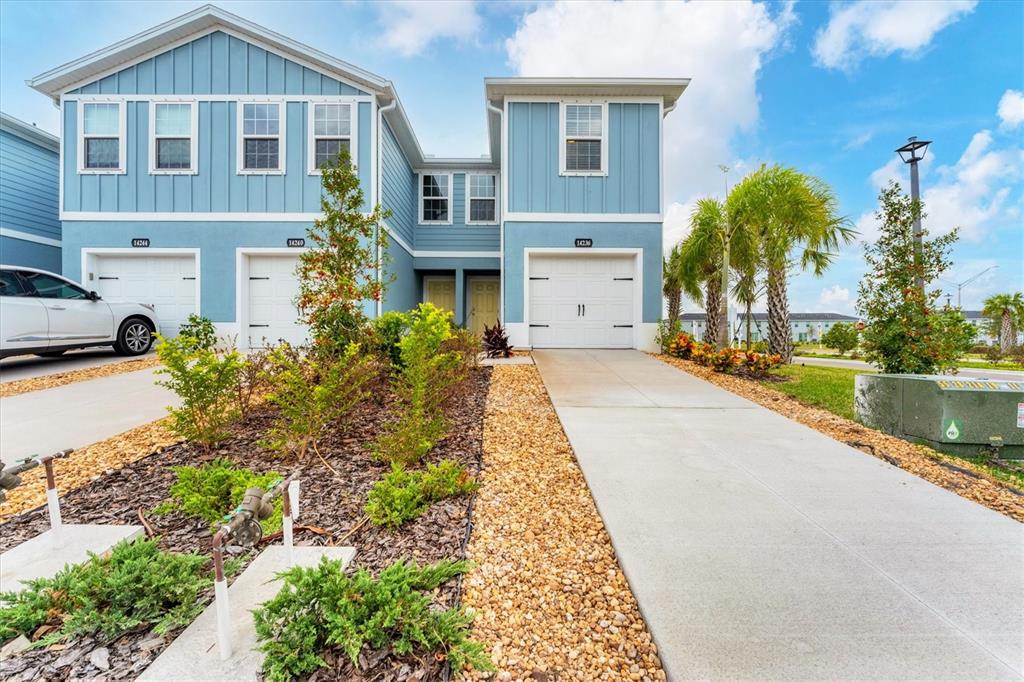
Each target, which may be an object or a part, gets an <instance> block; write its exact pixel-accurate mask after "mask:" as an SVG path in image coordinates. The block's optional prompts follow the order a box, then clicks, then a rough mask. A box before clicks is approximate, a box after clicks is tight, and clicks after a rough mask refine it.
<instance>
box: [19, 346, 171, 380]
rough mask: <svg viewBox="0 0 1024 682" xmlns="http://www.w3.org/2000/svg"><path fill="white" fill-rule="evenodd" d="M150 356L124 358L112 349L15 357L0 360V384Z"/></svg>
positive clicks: (87, 349)
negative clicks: (52, 356)
mask: <svg viewBox="0 0 1024 682" xmlns="http://www.w3.org/2000/svg"><path fill="white" fill-rule="evenodd" d="M152 354H153V351H150V352H149V353H147V354H146V355H142V356H135V357H125V356H123V355H118V354H117V353H116V352H115V351H114V349H113V348H85V349H82V350H75V351H68V352H67V353H65V354H64V355H61V356H60V357H57V358H41V357H39V356H37V355H17V356H15V357H12V358H4V359H3V360H0V383H6V382H8V381H19V380H21V379H34V378H35V377H41V376H46V375H48V374H60V373H61V372H71V371H73V370H76V369H89V368H90V367H101V366H103V365H113V364H116V363H119V362H125V361H127V360H138V359H139V358H140V357H144V358H145V357H150V356H151V355H152Z"/></svg>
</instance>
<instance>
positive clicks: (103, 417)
mask: <svg viewBox="0 0 1024 682" xmlns="http://www.w3.org/2000/svg"><path fill="white" fill-rule="evenodd" d="M154 372H155V370H153V369H144V370H139V371H138V372H128V373H126V374H115V375H112V376H108V377H102V378H99V379H92V380H89V381H79V382H77V383H73V384H67V385H64V386H57V387H56V388H49V389H46V390H43V391H33V392H31V393H23V394H21V395H15V396H10V397H7V398H0V454H2V455H3V460H4V461H5V462H11V461H13V460H15V459H21V458H22V457H26V456H28V455H34V454H48V453H51V452H56V451H57V450H62V449H64V448H80V447H83V446H85V445H90V444H92V443H95V442H97V441H101V440H104V439H106V438H109V437H111V436H115V435H117V434H119V433H122V432H124V431H127V430H129V429H133V428H135V427H136V426H139V425H141V424H145V423H147V422H151V421H153V420H155V419H160V418H161V417H165V416H167V410H166V409H164V408H165V406H167V405H171V404H177V400H178V397H177V396H176V395H174V394H173V393H171V392H170V391H168V390H167V389H166V388H163V387H161V386H157V385H155V384H154V383H153V381H154V379H155V378H156V375H155V373H154Z"/></svg>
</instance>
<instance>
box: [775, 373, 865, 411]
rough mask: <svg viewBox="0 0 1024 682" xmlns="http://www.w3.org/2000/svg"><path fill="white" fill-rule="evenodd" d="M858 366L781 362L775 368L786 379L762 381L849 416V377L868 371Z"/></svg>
mask: <svg viewBox="0 0 1024 682" xmlns="http://www.w3.org/2000/svg"><path fill="white" fill-rule="evenodd" d="M869 373H870V372H867V371H865V370H862V369H846V368H845V367H817V366H813V365H783V366H782V367H781V368H780V369H779V370H778V372H777V374H779V375H780V376H784V377H790V381H765V382H763V383H764V384H765V385H766V386H768V387H769V388H771V389H773V390H776V391H779V392H780V393H785V394H786V395H788V396H792V397H794V398H796V399H797V400H800V401H803V402H805V403H807V404H809V405H815V406H817V407H821V408H824V409H826V410H828V411H829V412H831V413H833V414H838V415H839V416H840V417H846V418H847V419H853V378H854V377H855V376H857V375H858V374H869Z"/></svg>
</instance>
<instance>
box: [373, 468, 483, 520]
mask: <svg viewBox="0 0 1024 682" xmlns="http://www.w3.org/2000/svg"><path fill="white" fill-rule="evenodd" d="M479 487H480V486H479V485H478V484H477V483H476V482H475V481H473V479H472V478H470V476H469V473H468V472H467V471H466V469H465V468H464V467H463V466H462V465H460V464H459V463H458V462H456V461H454V460H450V459H446V460H442V461H441V462H439V463H437V464H428V465H427V470H426V471H407V470H406V468H405V467H404V466H402V465H401V464H399V463H398V462H395V463H393V464H392V465H391V471H390V472H389V473H387V474H385V475H384V477H383V478H381V479H380V480H379V481H377V482H376V483H374V484H373V487H372V488H371V489H370V493H369V495H368V497H367V501H366V515H367V516H369V517H370V521H371V522H372V523H373V524H374V525H377V526H387V527H388V528H398V527H399V526H401V525H402V524H403V523H405V522H406V521H409V520H411V519H414V518H416V517H417V516H419V515H420V514H422V513H423V512H425V511H426V510H427V507H429V506H430V504H431V503H432V502H439V501H440V500H444V499H447V498H449V497H455V496H457V495H464V494H466V493H472V492H475V491H476V490H477V489H478V488H479Z"/></svg>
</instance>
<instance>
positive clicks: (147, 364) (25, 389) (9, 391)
mask: <svg viewBox="0 0 1024 682" xmlns="http://www.w3.org/2000/svg"><path fill="white" fill-rule="evenodd" d="M159 364H160V360H158V359H157V358H156V356H153V357H147V358H139V359H138V360H125V361H124V362H115V363H112V364H109V365H100V366H99V367H87V368H85V369H74V370H70V371H67V372H61V373H59V374H47V375H46V376H41V377H32V378H31V379H19V380H18V381H8V382H5V383H2V384H0V398H9V397H11V396H14V395H21V394H22V393H31V392H32V391H42V390H44V389H47V388H56V387H57V386H65V385H67V384H74V383H76V382H79V381H88V380H89V379H99V378H100V377H109V376H113V375H115V374H125V373H127V372H138V371H139V370H143V369H150V368H152V367H156V366H157V365H159Z"/></svg>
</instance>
